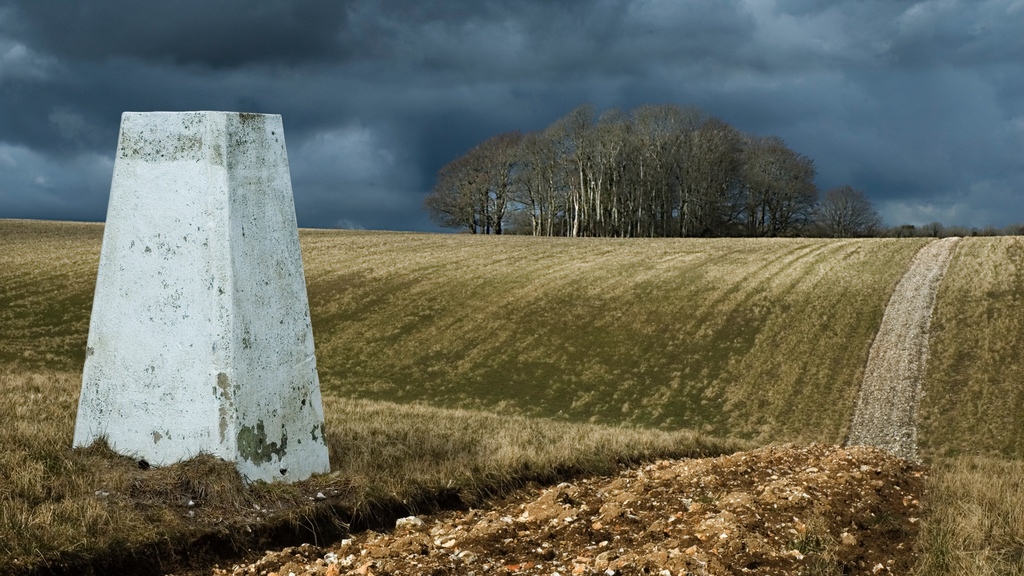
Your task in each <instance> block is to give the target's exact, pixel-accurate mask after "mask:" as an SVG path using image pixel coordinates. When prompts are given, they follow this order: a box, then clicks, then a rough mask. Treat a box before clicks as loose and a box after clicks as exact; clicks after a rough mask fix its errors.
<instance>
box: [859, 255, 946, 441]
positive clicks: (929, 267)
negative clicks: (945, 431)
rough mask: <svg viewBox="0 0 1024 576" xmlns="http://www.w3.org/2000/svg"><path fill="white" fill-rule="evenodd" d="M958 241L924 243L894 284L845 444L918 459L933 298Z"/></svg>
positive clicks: (872, 348) (872, 345)
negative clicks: (919, 410) (920, 407)
mask: <svg viewBox="0 0 1024 576" xmlns="http://www.w3.org/2000/svg"><path fill="white" fill-rule="evenodd" d="M959 240H960V239H959V238H944V239H941V240H936V241H933V242H930V243H928V244H926V245H925V246H924V247H923V248H921V251H920V252H918V253H917V255H916V256H914V259H913V260H912V261H911V262H910V267H909V269H908V270H907V272H906V274H904V275H903V278H902V279H901V280H900V281H899V283H898V284H897V285H896V289H895V290H893V293H892V296H891V297H890V298H889V304H888V305H887V306H886V308H885V313H884V315H883V316H882V324H881V325H880V326H879V328H878V334H876V335H875V341H874V342H873V343H872V344H871V351H870V352H869V354H868V363H867V366H866V367H865V369H864V381H863V382H862V383H861V387H860V394H859V396H858V398H857V406H856V408H855V410H854V413H853V422H852V424H851V426H850V434H849V438H848V439H847V444H848V445H850V446H875V447H877V448H882V449H885V450H888V451H890V452H892V453H894V454H896V455H897V456H900V457H902V458H907V459H910V460H916V459H917V425H916V417H917V407H918V404H919V402H920V398H921V379H922V377H923V375H924V373H925V366H926V364H927V362H928V332H929V328H930V326H931V321H932V309H933V308H934V307H935V297H936V294H937V293H938V290H939V285H940V284H941V283H942V277H943V276H944V275H945V273H946V269H947V268H948V267H949V263H950V261H951V260H952V258H953V252H954V251H955V249H956V245H957V243H958V242H959Z"/></svg>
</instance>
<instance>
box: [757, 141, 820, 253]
mask: <svg viewBox="0 0 1024 576" xmlns="http://www.w3.org/2000/svg"><path fill="white" fill-rule="evenodd" d="M745 156H746V158H745V162H744V169H743V185H744V188H745V193H746V198H745V200H746V209H745V214H744V215H745V220H746V228H747V233H748V234H750V235H752V236H780V235H785V234H791V233H793V232H796V231H797V230H799V229H800V228H801V227H803V226H804V225H805V224H807V223H808V222H809V221H810V219H811V216H812V214H813V210H814V206H815V204H816V203H817V201H818V189H817V187H816V186H815V185H814V173H815V171H814V163H813V162H812V161H811V159H810V158H808V157H806V156H803V155H802V154H797V153H796V152H794V151H792V150H790V149H789V148H788V147H786V144H785V143H784V142H783V141H782V139H781V138H778V137H776V136H768V137H766V138H752V139H750V141H749V142H748V143H747V149H746V154H745Z"/></svg>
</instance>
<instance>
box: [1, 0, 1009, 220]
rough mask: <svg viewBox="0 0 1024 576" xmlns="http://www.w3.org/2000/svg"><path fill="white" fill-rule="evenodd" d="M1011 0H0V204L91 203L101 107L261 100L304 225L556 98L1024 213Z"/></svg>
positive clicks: (396, 185) (422, 174)
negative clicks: (698, 127)
mask: <svg viewBox="0 0 1024 576" xmlns="http://www.w3.org/2000/svg"><path fill="white" fill-rule="evenodd" d="M1022 29H1024V2H1022V1H1020V0H983V1H966V0H963V1H955V0H931V1H925V2H912V1H894V0H847V1H842V2H823V1H815V0H775V1H772V0H744V1H739V0H737V1H723V2H679V1H676V0H636V1H625V0H622V1H615V0H591V1H568V0H566V1H562V2H551V1H541V0H535V1H521V2H509V1H497V0H490V1H488V0H481V1H473V0H462V1H449V2H424V1H421V0H392V1H384V0H378V1H368V0H348V1H344V2H315V1H313V0H298V1H285V0H268V1H261V2H257V3H253V2H244V1H242V0H214V1H210V0H185V1H182V2H175V3H166V2H165V3H157V2H148V1H146V2H139V1H128V0H92V1H88V0H86V1H78V2H72V1H69V0H65V1H56V0H55V1H50V2H38V1H35V0H0V216H32V217H39V216H47V215H49V216H50V217H61V218H82V219H97V218H102V215H103V212H104V210H105V198H106V192H107V188H108V187H109V175H110V170H111V167H112V163H111V162H112V157H113V150H114V146H115V145H116V139H117V130H118V122H119V118H120V113H121V112H122V111H125V110H140V111H141V110H188V109H221V110H245V111H254V112H270V113H279V114H282V116H283V118H284V123H285V131H286V135H287V138H288V146H289V157H290V163H291V168H292V180H293V188H294V191H295V199H296V210H297V212H298V215H299V220H300V224H302V225H304V226H344V227H362V228H398V229H432V226H431V224H430V223H429V221H428V220H427V219H426V216H425V214H424V213H423V212H422V210H420V206H421V204H422V200H423V197H424V195H425V194H426V192H427V191H428V190H429V188H430V186H431V185H432V183H433V178H434V175H435V174H436V171H437V170H438V169H439V168H440V167H441V166H442V165H443V164H444V163H445V162H447V161H449V160H451V159H452V158H454V157H456V156H457V155H459V154H461V153H463V152H465V151H466V150H467V149H468V148H470V147H471V146H473V145H474V144H476V143H478V142H480V141H481V140H483V139H485V138H487V137H489V136H491V135H494V134H496V133H498V132H503V131H508V130H517V129H518V130H524V131H526V130H535V129H539V128H543V127H544V126H546V125H548V124H550V123H551V122H552V121H554V120H556V119H557V118H558V117H560V116H562V115H564V114H565V113H567V112H568V111H569V110H571V109H572V108H574V107H575V106H577V105H579V104H582V103H584V102H591V103H593V104H595V105H596V107H597V109H598V110H599V111H600V110H604V109H607V108H620V109H623V110H630V109H632V108H635V107H636V106H639V105H641V104H648V103H665V102H671V103H677V104H682V105H696V106H699V107H701V108H703V109H705V110H707V111H708V112H710V113H712V114H714V115H717V116H719V117H721V118H722V119H724V120H726V121H727V122H730V123H732V124H734V125H735V126H737V127H738V128H740V129H742V130H745V131H748V132H753V133H758V134H776V135H779V136H781V137H783V138H784V139H785V140H786V142H787V143H788V144H789V145H790V146H791V147H793V148H795V149H796V150H798V151H799V152H801V153H803V154H806V155H808V156H810V157H812V158H814V160H815V163H816V165H817V167H818V169H819V176H818V184H819V185H820V186H821V187H822V188H829V187H832V186H836V185H840V184H847V183H849V184H852V185H853V186H855V187H857V188H860V189H862V190H863V191H864V192H866V193H867V194H868V195H869V197H871V198H872V199H873V200H874V201H875V203H876V205H877V206H878V207H879V208H880V209H881V210H882V211H883V214H884V216H886V218H887V219H888V220H889V221H890V223H893V224H897V223H900V222H904V221H908V222H914V223H924V222H927V221H930V220H942V221H944V222H946V223H949V224H954V223H957V224H966V225H979V226H980V225H985V224H997V225H1003V224H1006V223H1009V222H1011V221H1021V220H1024V208H1022V207H1024V200H1022V199H1021V191H1022V190H1024V160H1022V159H1021V157H1020V155H1019V150H1021V148H1022V145H1024V98H1022V97H1021V94H1024V70H1022V67H1024V65H1022V62H1024V39H1022V38H1024V34H1021V33H1020V31H1021V30H1022Z"/></svg>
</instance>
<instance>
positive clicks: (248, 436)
mask: <svg viewBox="0 0 1024 576" xmlns="http://www.w3.org/2000/svg"><path fill="white" fill-rule="evenodd" d="M101 437H104V438H106V439H107V442H108V443H109V444H110V446H111V447H112V448H113V449H114V450H116V451H117V452H120V453H123V454H128V455H132V456H135V457H137V458H141V459H145V460H146V461H147V462H149V463H150V464H153V465H166V464H171V463H174V462H177V461H180V460H184V459H187V458H190V457H192V456H195V455H196V454H198V453H200V452H207V453H211V454H214V455H217V456H220V457H222V458H224V459H226V460H229V461H232V462H235V464H236V466H237V468H238V470H239V472H240V473H241V474H242V475H244V476H245V477H246V478H247V479H248V480H249V481H255V480H265V481H273V480H284V481H296V480H302V479H305V478H308V477H309V476H310V475H311V474H314V473H322V472H327V471H328V468H329V466H328V460H327V445H326V442H325V440H324V416H323V406H322V404H321V399H320V382H319V379H318V377H317V372H316V358H315V356H314V352H313V334H312V330H311V326H310V320H309V304H308V300H307V298H306V282H305V275H304V273H303V269H302V256H301V254H300V251H299V236H298V229H297V228H296V223H295V205H294V201H293V199H292V188H291V178H290V176H289V172H288V157H287V153H286V150H285V141H284V132H283V128H282V124H281V117H280V116H278V115H262V114H239V113H231V112H152V113H135V112H126V113H125V114H124V115H123V116H122V117H121V133H120V136H119V138H118V143H117V156H116V158H115V163H114V176H113V180H112V183H111V187H110V204H109V207H108V210H107V224H106V229H105V230H104V234H103V248H102V252H101V256H100V267H99V274H98V277H97V281H96V294H95V297H94V300H93V308H92V319H91V322H90V325H89V340H88V347H87V350H86V359H85V367H84V372H83V377H82V395H81V399H80V401H79V405H78V419H77V421H76V423H75V437H74V445H75V446H87V445H89V444H92V443H93V441H95V440H97V439H98V438H101Z"/></svg>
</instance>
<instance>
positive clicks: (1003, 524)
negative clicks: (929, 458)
mask: <svg viewBox="0 0 1024 576" xmlns="http://www.w3.org/2000/svg"><path fill="white" fill-rule="evenodd" d="M925 505H926V507H927V510H928V514H927V517H926V522H925V525H924V527H923V530H922V534H921V538H920V547H921V552H922V554H921V555H920V557H919V558H920V562H919V565H918V567H917V570H916V573H917V574H920V575H921V576H940V575H941V576H946V575H949V576H952V575H962V574H971V575H972V576H990V575H993V576H994V575H996V574H1000V575H1010V574H1024V462H1021V461H1006V460H999V459H994V458H988V457H983V456H962V457H958V458H948V459H940V460H939V461H938V462H937V463H936V464H935V466H934V467H933V469H932V475H931V478H930V479H929V482H928V497H927V500H926V502H925Z"/></svg>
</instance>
